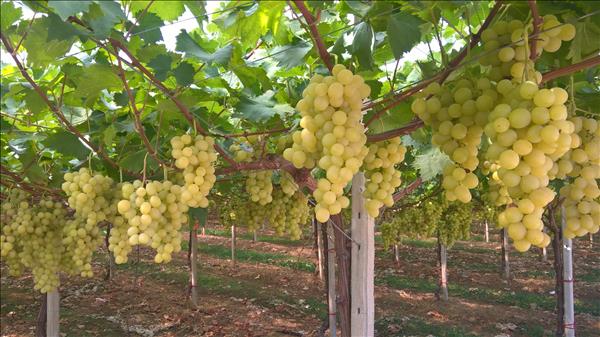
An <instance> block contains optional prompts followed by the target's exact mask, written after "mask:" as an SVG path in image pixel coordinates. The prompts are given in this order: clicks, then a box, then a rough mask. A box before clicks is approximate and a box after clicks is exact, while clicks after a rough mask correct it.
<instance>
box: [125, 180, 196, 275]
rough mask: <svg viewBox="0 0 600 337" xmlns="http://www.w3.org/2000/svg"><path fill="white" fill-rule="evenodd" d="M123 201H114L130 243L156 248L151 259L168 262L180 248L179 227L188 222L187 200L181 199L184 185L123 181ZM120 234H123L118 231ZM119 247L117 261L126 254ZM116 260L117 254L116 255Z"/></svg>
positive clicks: (168, 182)
mask: <svg viewBox="0 0 600 337" xmlns="http://www.w3.org/2000/svg"><path fill="white" fill-rule="evenodd" d="M121 192H122V200H120V201H119V202H118V204H117V209H118V211H119V214H121V215H122V216H123V217H124V218H125V220H126V222H127V224H128V229H127V235H128V242H129V245H131V246H135V245H138V244H140V245H147V246H150V247H152V248H153V249H155V250H156V255H155V257H154V262H156V263H162V262H169V261H171V254H172V253H177V252H179V251H180V250H181V233H180V232H179V230H180V229H181V226H182V225H183V224H184V223H187V221H188V217H187V211H188V209H189V207H188V202H189V200H187V201H186V200H185V199H184V198H183V194H184V193H185V192H186V189H185V187H181V186H179V185H175V184H173V183H171V182H170V181H168V180H167V181H164V182H160V181H150V182H147V183H146V185H145V186H144V185H143V183H142V182H141V181H139V180H136V181H134V182H133V183H124V184H123V186H122V187H121ZM118 235H119V236H120V237H121V236H122V233H121V231H119V233H118ZM126 251H127V250H121V252H120V253H121V255H120V256H121V258H119V260H120V261H123V262H126V261H127V256H126V255H125V256H123V253H124V252H126ZM115 262H117V257H115Z"/></svg>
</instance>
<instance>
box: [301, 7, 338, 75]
mask: <svg viewBox="0 0 600 337" xmlns="http://www.w3.org/2000/svg"><path fill="white" fill-rule="evenodd" d="M294 4H296V7H298V10H299V11H300V13H302V16H304V20H306V24H307V25H308V29H309V33H310V35H311V36H312V38H313V40H314V41H315V47H316V48H317V52H318V53H319V56H320V57H321V59H322V60H323V63H325V65H326V66H327V69H329V71H331V70H332V69H333V60H332V59H331V55H330V54H329V52H328V51H327V48H326V47H325V44H324V43H323V39H322V38H321V34H319V30H318V29H317V21H318V20H317V19H316V18H315V17H314V16H313V15H312V13H311V12H310V11H309V10H308V8H306V5H304V1H302V0H294Z"/></svg>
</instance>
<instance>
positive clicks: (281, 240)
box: [205, 228, 302, 246]
mask: <svg viewBox="0 0 600 337" xmlns="http://www.w3.org/2000/svg"><path fill="white" fill-rule="evenodd" d="M205 233H206V234H207V235H212V236H220V237H224V238H230V237H231V231H230V230H226V229H214V228H207V229H206V230H205ZM237 237H238V238H242V239H244V240H252V239H254V235H253V234H252V233H238V235H237ZM256 238H257V239H258V241H259V242H268V243H272V244H276V245H284V246H300V245H302V241H300V240H290V239H289V238H285V237H279V236H267V235H257V236H256Z"/></svg>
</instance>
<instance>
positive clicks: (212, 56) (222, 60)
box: [175, 30, 233, 65]
mask: <svg viewBox="0 0 600 337" xmlns="http://www.w3.org/2000/svg"><path fill="white" fill-rule="evenodd" d="M175 50H177V51H180V52H183V53H185V55H186V56H191V57H195V58H197V59H199V60H201V61H204V62H206V63H209V64H211V63H213V62H214V63H218V64H222V65H226V64H227V63H228V62H229V59H230V58H231V53H232V51H233V46H232V45H231V44H228V45H227V46H225V47H223V48H221V49H219V50H217V51H215V52H214V53H209V52H207V51H206V50H205V49H204V48H202V47H201V46H200V45H199V44H198V43H196V41H194V39H192V37H191V36H190V35H189V34H188V33H187V32H186V31H185V30H182V31H181V33H180V34H179V35H177V47H176V48H175Z"/></svg>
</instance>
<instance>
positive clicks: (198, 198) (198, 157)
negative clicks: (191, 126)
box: [171, 134, 217, 208]
mask: <svg viewBox="0 0 600 337" xmlns="http://www.w3.org/2000/svg"><path fill="white" fill-rule="evenodd" d="M171 146H172V148H173V150H172V151H171V155H172V156H173V158H174V159H175V166H176V167H177V168H179V169H182V170H183V179H184V181H185V183H184V185H183V186H182V188H181V199H182V201H183V202H184V203H185V204H186V205H187V206H188V207H202V208H206V207H207V206H208V199H207V198H206V196H207V195H208V193H209V192H210V190H211V188H212V187H213V185H214V183H215V181H216V180H217V178H216V176H215V167H214V163H215V161H216V160H217V153H216V152H215V149H214V147H213V146H214V140H213V139H212V138H211V137H209V136H202V135H197V136H196V137H195V138H192V136H191V135H188V134H185V135H182V136H175V137H173V138H172V139H171Z"/></svg>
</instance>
